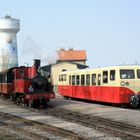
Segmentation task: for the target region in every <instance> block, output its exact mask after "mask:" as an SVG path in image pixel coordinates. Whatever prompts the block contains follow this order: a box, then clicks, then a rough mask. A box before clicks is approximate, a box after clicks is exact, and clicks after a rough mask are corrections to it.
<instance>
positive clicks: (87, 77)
mask: <svg viewBox="0 0 140 140" xmlns="http://www.w3.org/2000/svg"><path fill="white" fill-rule="evenodd" d="M86 85H87V86H89V85H90V74H87V75H86Z"/></svg>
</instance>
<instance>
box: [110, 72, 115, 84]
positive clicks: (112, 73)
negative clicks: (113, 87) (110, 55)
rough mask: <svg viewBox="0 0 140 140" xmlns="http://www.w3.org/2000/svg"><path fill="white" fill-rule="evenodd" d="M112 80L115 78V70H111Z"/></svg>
mask: <svg viewBox="0 0 140 140" xmlns="http://www.w3.org/2000/svg"><path fill="white" fill-rule="evenodd" d="M110 80H111V81H114V80H115V70H110Z"/></svg>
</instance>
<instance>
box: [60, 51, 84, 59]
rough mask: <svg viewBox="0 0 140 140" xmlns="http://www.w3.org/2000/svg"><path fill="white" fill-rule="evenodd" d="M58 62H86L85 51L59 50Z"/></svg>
mask: <svg viewBox="0 0 140 140" xmlns="http://www.w3.org/2000/svg"><path fill="white" fill-rule="evenodd" d="M58 60H86V51H85V50H60V51H58Z"/></svg>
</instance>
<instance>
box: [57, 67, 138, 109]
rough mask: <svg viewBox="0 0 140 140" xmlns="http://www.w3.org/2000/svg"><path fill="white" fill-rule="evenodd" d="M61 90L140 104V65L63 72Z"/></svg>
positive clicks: (64, 93)
mask: <svg viewBox="0 0 140 140" xmlns="http://www.w3.org/2000/svg"><path fill="white" fill-rule="evenodd" d="M58 93H59V94H61V95H62V96H64V97H71V98H80V99H87V100H93V101H100V102H107V103H113V104H116V105H117V104H119V105H131V106H133V107H138V106H139V105H140V66H111V67H104V68H94V69H84V70H74V71H64V72H61V73H60V75H59V83H58Z"/></svg>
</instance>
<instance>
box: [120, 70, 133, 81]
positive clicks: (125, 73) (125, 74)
mask: <svg viewBox="0 0 140 140" xmlns="http://www.w3.org/2000/svg"><path fill="white" fill-rule="evenodd" d="M120 78H121V79H134V78H135V75H134V70H120Z"/></svg>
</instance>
